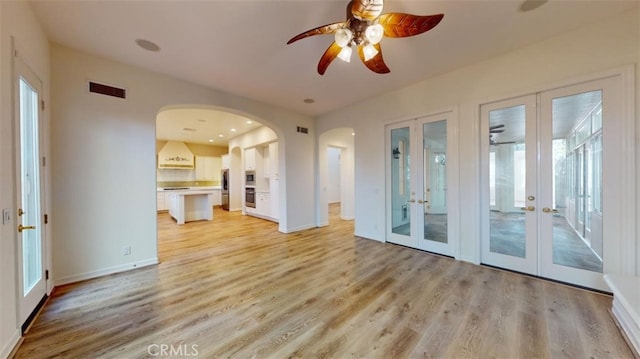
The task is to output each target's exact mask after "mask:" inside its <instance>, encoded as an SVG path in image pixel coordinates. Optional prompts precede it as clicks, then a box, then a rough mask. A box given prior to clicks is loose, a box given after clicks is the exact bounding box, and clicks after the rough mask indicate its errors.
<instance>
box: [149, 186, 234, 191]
mask: <svg viewBox="0 0 640 359" xmlns="http://www.w3.org/2000/svg"><path fill="white" fill-rule="evenodd" d="M169 188H174V187H169ZM180 188H182V187H180ZM221 188H222V187H221V186H197V187H184V189H179V190H178V189H173V190H167V189H165V187H158V188H157V190H158V191H167V192H177V191H183V192H184V191H207V190H216V189H221Z"/></svg>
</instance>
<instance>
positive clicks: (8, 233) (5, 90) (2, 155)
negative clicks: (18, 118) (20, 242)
mask: <svg viewBox="0 0 640 359" xmlns="http://www.w3.org/2000/svg"><path fill="white" fill-rule="evenodd" d="M11 37H14V38H15V44H16V48H17V49H18V51H19V53H20V56H21V57H22V58H24V59H25V60H26V63H27V65H28V66H29V67H30V68H31V70H32V71H34V72H35V74H36V75H37V76H38V77H39V78H40V80H41V81H42V83H43V94H42V95H43V99H44V100H45V101H46V102H47V104H49V103H50V101H49V44H48V41H47V38H46V37H45V35H44V33H43V31H42V29H41V27H40V25H39V24H38V22H37V20H36V18H35V17H34V14H33V13H32V11H31V8H30V7H29V5H28V4H27V3H25V2H18V1H0V46H1V49H0V98H1V100H0V208H2V209H7V210H8V211H9V212H10V213H11V215H12V218H11V221H10V222H9V223H6V224H4V225H0V288H1V291H0V358H4V357H6V356H7V355H8V353H9V352H10V351H11V350H12V349H13V346H14V345H15V344H16V342H17V340H18V339H19V335H20V329H19V328H20V325H21V324H22V323H18V318H17V303H16V299H17V297H18V293H17V291H18V288H17V285H16V275H17V274H16V266H17V262H16V260H17V258H18V253H17V247H16V240H17V239H16V234H17V232H16V226H17V224H18V223H17V222H16V218H15V217H16V215H15V214H16V212H17V207H16V193H15V191H14V190H15V178H16V172H15V167H14V166H13V161H14V160H15V151H14V144H13V143H14V132H13V127H12V126H13V120H14V118H13V113H12V109H13V103H12V101H13V86H12V79H13V69H12V61H13V60H12V58H13V56H12V51H11ZM49 108H50V106H47V109H46V110H45V113H44V116H43V118H42V125H43V129H42V130H43V137H44V138H45V142H44V144H43V148H42V150H43V152H44V153H43V154H44V155H45V156H47V157H48V156H49V141H48V132H49V110H48V109H49ZM49 169H50V167H48V168H45V187H46V188H50V186H49V181H50V178H51V173H50V170H49ZM49 193H50V191H48V192H45V194H44V195H45V199H44V200H45V211H47V212H48V213H51V212H50V200H49V199H50V197H49ZM0 223H2V222H1V221H0ZM54 223H55V222H53V221H52V222H50V224H49V225H48V228H47V231H48V233H47V238H46V243H45V246H46V247H47V254H48V255H50V253H51V250H50V248H51V238H50V236H49V233H50V229H51V226H53V225H54ZM45 262H46V265H47V268H51V258H50V256H48V257H47V259H46V261H45ZM51 288H52V282H51V281H49V282H48V283H47V289H48V291H50V290H51Z"/></svg>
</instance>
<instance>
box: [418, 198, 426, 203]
mask: <svg viewBox="0 0 640 359" xmlns="http://www.w3.org/2000/svg"><path fill="white" fill-rule="evenodd" d="M426 202H427V201H423V200H421V199H419V200H418V203H420V204H422V203H426Z"/></svg>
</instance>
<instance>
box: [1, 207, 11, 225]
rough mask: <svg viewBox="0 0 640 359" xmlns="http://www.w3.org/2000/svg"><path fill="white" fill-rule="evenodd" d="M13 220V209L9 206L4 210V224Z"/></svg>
mask: <svg viewBox="0 0 640 359" xmlns="http://www.w3.org/2000/svg"><path fill="white" fill-rule="evenodd" d="M9 222H11V211H10V210H9V209H8V208H4V209H3V210H2V224H7V223H9Z"/></svg>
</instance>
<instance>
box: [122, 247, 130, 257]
mask: <svg viewBox="0 0 640 359" xmlns="http://www.w3.org/2000/svg"><path fill="white" fill-rule="evenodd" d="M130 254H131V246H124V247H122V255H123V256H128V255H130Z"/></svg>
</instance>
